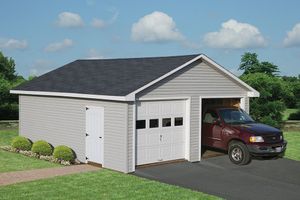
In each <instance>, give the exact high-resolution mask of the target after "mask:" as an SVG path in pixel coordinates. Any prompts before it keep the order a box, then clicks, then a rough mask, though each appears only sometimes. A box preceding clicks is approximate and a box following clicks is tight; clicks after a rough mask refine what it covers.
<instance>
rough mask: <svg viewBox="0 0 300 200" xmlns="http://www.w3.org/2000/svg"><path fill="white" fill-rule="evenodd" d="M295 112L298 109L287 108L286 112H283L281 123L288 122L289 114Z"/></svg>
mask: <svg viewBox="0 0 300 200" xmlns="http://www.w3.org/2000/svg"><path fill="white" fill-rule="evenodd" d="M297 111H298V109H295V108H288V109H286V110H285V111H284V112H283V116H282V120H283V121H286V120H288V118H289V116H290V114H292V113H295V112H297Z"/></svg>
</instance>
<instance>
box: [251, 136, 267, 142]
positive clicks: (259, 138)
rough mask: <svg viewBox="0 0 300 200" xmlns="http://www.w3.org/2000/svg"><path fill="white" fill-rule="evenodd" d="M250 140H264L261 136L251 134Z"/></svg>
mask: <svg viewBox="0 0 300 200" xmlns="http://www.w3.org/2000/svg"><path fill="white" fill-rule="evenodd" d="M250 142H264V138H263V137H261V136H251V137H250Z"/></svg>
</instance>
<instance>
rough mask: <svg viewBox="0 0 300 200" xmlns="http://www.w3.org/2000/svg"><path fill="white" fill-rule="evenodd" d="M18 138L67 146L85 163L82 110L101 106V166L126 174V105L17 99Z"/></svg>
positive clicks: (80, 100)
mask: <svg viewBox="0 0 300 200" xmlns="http://www.w3.org/2000/svg"><path fill="white" fill-rule="evenodd" d="M19 104H20V135H22V136H25V137H28V138H29V139H31V140H33V141H36V140H46V141H47V142H49V143H50V144H52V145H54V146H57V145H67V146H69V147H71V148H72V149H73V150H74V151H75V152H76V154H77V157H78V159H79V160H80V161H82V162H85V107H86V106H101V107H104V167H106V168H110V169H114V170H118V171H122V172H127V170H128V163H127V162H128V159H127V150H128V148H127V138H128V137H127V130H128V129H127V124H128V122H127V112H128V104H127V103H122V102H113V101H100V100H86V99H74V98H58V97H38V96H25V95H20V96H19Z"/></svg>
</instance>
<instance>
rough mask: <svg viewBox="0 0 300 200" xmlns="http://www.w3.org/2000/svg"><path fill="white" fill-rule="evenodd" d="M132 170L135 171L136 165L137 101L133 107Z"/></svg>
mask: <svg viewBox="0 0 300 200" xmlns="http://www.w3.org/2000/svg"><path fill="white" fill-rule="evenodd" d="M132 109H133V110H132V134H133V136H132V172H134V171H135V165H136V159H137V158H136V136H137V135H136V127H135V122H136V102H134V103H133V108H132Z"/></svg>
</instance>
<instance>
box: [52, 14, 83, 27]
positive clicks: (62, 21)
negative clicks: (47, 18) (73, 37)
mask: <svg viewBox="0 0 300 200" xmlns="http://www.w3.org/2000/svg"><path fill="white" fill-rule="evenodd" d="M57 25H58V26H60V27H65V28H74V27H82V26H83V25H84V22H83V20H82V18H81V17H80V15H79V14H77V13H71V12H62V13H60V14H59V15H58V19H57Z"/></svg>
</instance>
